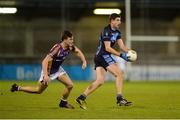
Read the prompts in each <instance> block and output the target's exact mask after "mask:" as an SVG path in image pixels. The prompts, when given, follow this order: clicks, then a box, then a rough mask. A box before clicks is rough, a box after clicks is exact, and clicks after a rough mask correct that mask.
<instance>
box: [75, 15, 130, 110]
mask: <svg viewBox="0 0 180 120" xmlns="http://www.w3.org/2000/svg"><path fill="white" fill-rule="evenodd" d="M120 24H121V17H120V15H118V14H115V13H113V14H111V15H110V24H109V25H107V26H106V27H105V28H104V29H103V30H102V32H101V34H100V37H99V46H98V49H97V52H96V54H95V57H94V63H95V70H96V80H95V81H94V82H93V83H92V84H91V85H90V86H88V87H87V88H86V90H85V91H84V92H83V93H82V94H81V95H80V96H79V97H78V98H77V99H76V102H77V103H78V104H79V106H80V107H81V108H82V109H86V105H85V103H86V102H85V99H86V98H87V96H88V95H90V94H91V93H92V92H94V91H95V90H96V89H97V88H98V87H100V86H101V85H102V84H103V83H104V77H105V72H106V71H109V72H110V73H111V74H113V75H114V77H115V78H116V95H117V97H116V99H117V104H118V105H119V106H121V105H125V106H129V105H131V102H128V101H127V100H126V99H124V98H123V95H122V86H123V78H122V71H121V70H120V68H118V65H117V64H116V61H115V60H114V59H113V58H112V56H111V55H115V56H119V57H122V54H123V53H124V52H127V51H128V48H127V47H126V46H125V45H124V42H123V40H122V38H121V32H120V31H119V27H120ZM116 43H117V44H118V46H119V48H120V49H121V50H122V51H123V53H121V52H119V51H117V50H115V49H114V48H113V46H114V45H115V44H116ZM123 59H125V60H127V59H126V56H125V57H124V56H123Z"/></svg>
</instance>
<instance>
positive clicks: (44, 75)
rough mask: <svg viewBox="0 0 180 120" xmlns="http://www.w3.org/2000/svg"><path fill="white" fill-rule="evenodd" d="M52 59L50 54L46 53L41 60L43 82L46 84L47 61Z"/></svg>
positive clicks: (47, 80)
mask: <svg viewBox="0 0 180 120" xmlns="http://www.w3.org/2000/svg"><path fill="white" fill-rule="evenodd" d="M50 60H52V58H51V56H49V55H47V56H46V57H45V58H44V60H43V61H42V71H43V81H42V82H43V84H44V85H48V83H49V81H50V80H49V76H48V71H47V70H48V62H49V61H50Z"/></svg>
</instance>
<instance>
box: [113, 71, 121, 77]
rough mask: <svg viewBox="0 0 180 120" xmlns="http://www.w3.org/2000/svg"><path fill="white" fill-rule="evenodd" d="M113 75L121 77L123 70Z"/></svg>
mask: <svg viewBox="0 0 180 120" xmlns="http://www.w3.org/2000/svg"><path fill="white" fill-rule="evenodd" d="M113 75H114V77H121V76H122V74H121V72H115V73H114V74H113Z"/></svg>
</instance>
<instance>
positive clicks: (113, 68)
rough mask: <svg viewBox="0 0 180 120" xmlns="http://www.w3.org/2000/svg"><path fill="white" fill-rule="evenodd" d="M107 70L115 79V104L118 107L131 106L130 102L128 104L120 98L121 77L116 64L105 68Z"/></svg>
mask: <svg viewBox="0 0 180 120" xmlns="http://www.w3.org/2000/svg"><path fill="white" fill-rule="evenodd" d="M107 70H108V71H109V72H110V73H112V74H113V75H114V76H115V78H116V93H117V97H116V99H117V104H118V105H120V106H121V105H125V106H129V105H131V102H128V101H127V100H126V99H124V98H123V96H122V87H123V77H122V72H121V70H120V69H119V67H118V66H117V64H111V65H109V66H108V67H107Z"/></svg>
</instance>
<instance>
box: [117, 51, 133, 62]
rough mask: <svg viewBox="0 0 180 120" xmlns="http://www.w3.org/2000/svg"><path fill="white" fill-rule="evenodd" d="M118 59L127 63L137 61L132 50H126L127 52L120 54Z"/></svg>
mask: <svg viewBox="0 0 180 120" xmlns="http://www.w3.org/2000/svg"><path fill="white" fill-rule="evenodd" d="M120 57H121V58H123V59H124V60H125V61H127V62H134V61H136V60H137V53H136V51H134V50H128V51H127V52H124V53H121V54H120Z"/></svg>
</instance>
